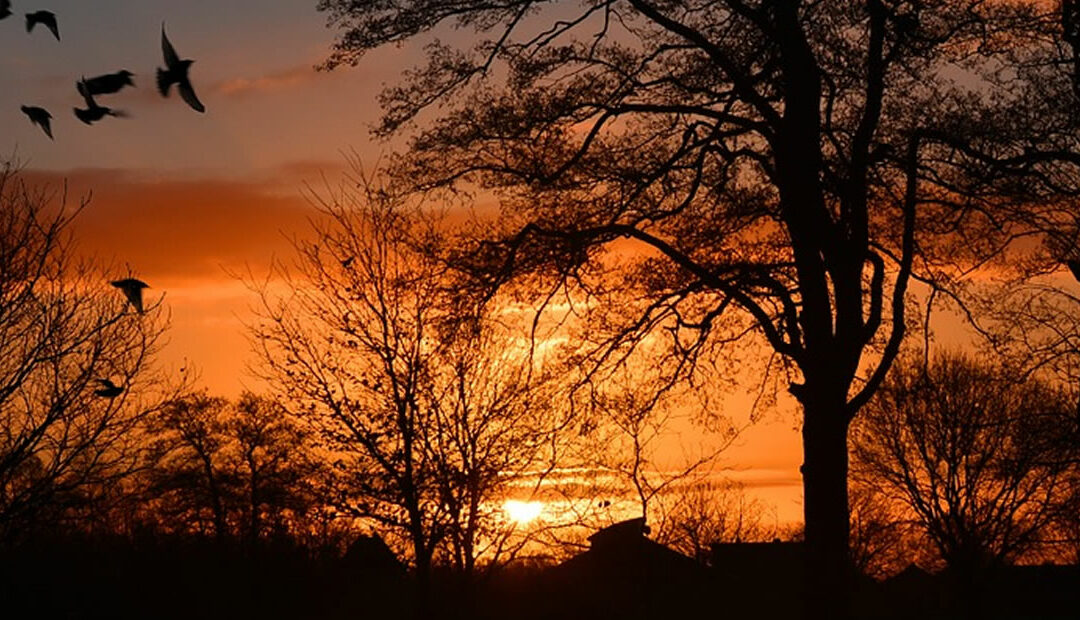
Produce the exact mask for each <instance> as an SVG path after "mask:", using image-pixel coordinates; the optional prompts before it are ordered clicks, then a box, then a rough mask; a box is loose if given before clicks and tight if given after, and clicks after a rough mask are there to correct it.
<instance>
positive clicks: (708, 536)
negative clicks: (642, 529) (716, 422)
mask: <svg viewBox="0 0 1080 620" xmlns="http://www.w3.org/2000/svg"><path fill="white" fill-rule="evenodd" d="M665 499H668V500H669V501H668V502H666V504H668V505H665V507H664V510H663V517H662V518H661V519H660V520H659V521H660V522H659V524H658V525H657V527H656V529H655V532H654V538H655V539H656V541H657V542H659V543H661V544H665V545H668V546H670V547H672V548H673V549H675V550H677V551H680V552H682V553H685V554H686V555H688V556H690V557H692V558H695V559H697V560H698V561H699V562H703V563H705V562H708V561H709V558H710V555H711V553H712V551H711V550H712V545H713V543H738V542H757V541H763V540H770V539H772V538H775V537H777V536H778V535H779V532H777V531H776V530H775V528H770V527H769V526H768V525H767V524H766V521H765V517H766V510H765V506H764V505H763V504H762V503H761V502H760V501H759V500H757V499H754V498H752V497H750V496H749V495H748V494H747V493H746V488H745V487H744V486H743V485H742V484H740V483H737V482H733V481H730V480H723V479H720V480H713V479H710V478H704V479H700V480H691V481H689V482H687V483H684V484H683V485H680V488H678V489H675V490H674V491H673V492H672V493H671V494H670V496H668V497H667V498H665Z"/></svg>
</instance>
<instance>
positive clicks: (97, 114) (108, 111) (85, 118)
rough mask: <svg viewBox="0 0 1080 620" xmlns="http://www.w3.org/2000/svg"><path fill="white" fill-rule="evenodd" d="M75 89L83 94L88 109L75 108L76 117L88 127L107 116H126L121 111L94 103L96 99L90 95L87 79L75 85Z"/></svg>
mask: <svg viewBox="0 0 1080 620" xmlns="http://www.w3.org/2000/svg"><path fill="white" fill-rule="evenodd" d="M75 88H77V89H78V91H79V94H81V95H82V96H83V99H84V100H85V101H86V109H83V108H75V116H76V117H77V118H78V119H79V120H80V121H82V122H84V123H86V124H87V125H92V124H94V123H96V122H97V121H100V120H101V119H103V118H105V117H106V116H117V117H122V116H125V114H124V112H123V111H121V110H114V109H112V108H107V107H105V106H103V105H98V102H96V101H94V97H93V96H92V95H90V91H89V89H88V88H87V87H86V80H85V79H83V80H80V81H79V82H78V83H77V84H76V85H75Z"/></svg>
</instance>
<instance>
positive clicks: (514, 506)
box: [503, 499, 544, 523]
mask: <svg viewBox="0 0 1080 620" xmlns="http://www.w3.org/2000/svg"><path fill="white" fill-rule="evenodd" d="M503 510H505V511H506V515H507V516H508V517H510V520H511V521H516V522H518V523H528V522H530V521H533V520H535V519H536V518H537V517H539V516H540V513H541V512H543V510H544V503H543V502H523V501H521V500H517V499H508V500H506V502H504V503H503Z"/></svg>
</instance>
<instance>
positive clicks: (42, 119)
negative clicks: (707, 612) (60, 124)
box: [19, 105, 53, 140]
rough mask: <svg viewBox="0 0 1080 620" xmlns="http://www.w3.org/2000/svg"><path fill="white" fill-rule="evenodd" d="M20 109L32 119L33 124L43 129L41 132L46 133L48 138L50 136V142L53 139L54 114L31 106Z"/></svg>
mask: <svg viewBox="0 0 1080 620" xmlns="http://www.w3.org/2000/svg"><path fill="white" fill-rule="evenodd" d="M19 109H21V110H22V111H23V114H25V115H26V116H27V117H29V118H30V122H31V123H33V124H35V125H38V126H39V127H41V130H42V131H44V132H45V135H46V136H49V139H50V140H52V139H53V135H52V114H49V112H48V110H46V109H45V108H39V107H36V106H30V105H24V106H21V107H20V108H19Z"/></svg>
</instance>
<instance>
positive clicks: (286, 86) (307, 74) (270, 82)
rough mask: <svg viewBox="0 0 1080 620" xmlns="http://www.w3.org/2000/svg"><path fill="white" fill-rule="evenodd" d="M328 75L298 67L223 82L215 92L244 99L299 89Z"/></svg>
mask: <svg viewBox="0 0 1080 620" xmlns="http://www.w3.org/2000/svg"><path fill="white" fill-rule="evenodd" d="M327 75H328V74H327V73H321V72H318V71H316V70H315V69H314V67H312V66H311V65H297V66H294V67H289V68H288V69H283V70H281V71H276V72H274V73H269V74H267V75H263V76H261V77H255V78H247V77H236V78H230V79H227V80H223V81H220V82H218V83H216V84H214V86H213V90H214V92H215V93H217V94H220V95H223V96H225V97H244V96H248V95H254V94H261V93H270V92H280V91H283V90H290V89H294V88H299V87H301V86H303V85H305V84H308V83H309V82H312V81H314V80H317V79H320V78H322V77H325V76H327Z"/></svg>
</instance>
